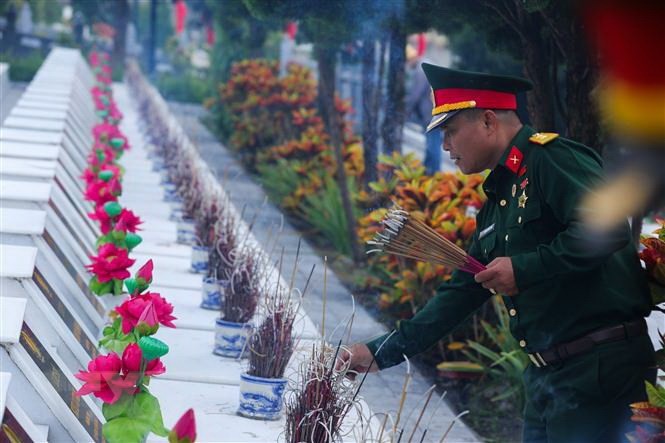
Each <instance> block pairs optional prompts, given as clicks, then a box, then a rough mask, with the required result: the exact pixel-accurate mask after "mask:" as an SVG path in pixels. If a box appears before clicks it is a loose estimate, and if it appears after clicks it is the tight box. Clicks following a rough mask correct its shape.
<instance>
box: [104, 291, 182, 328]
mask: <svg viewBox="0 0 665 443" xmlns="http://www.w3.org/2000/svg"><path fill="white" fill-rule="evenodd" d="M115 311H116V312H117V313H118V314H119V315H120V317H121V318H122V332H123V334H129V333H130V332H131V331H132V330H133V329H134V328H136V327H139V328H141V329H143V330H144V332H146V333H147V334H146V335H149V334H151V333H155V332H157V328H158V327H159V325H160V324H161V325H164V326H166V327H169V328H175V325H174V324H173V320H175V319H176V317H174V316H173V315H171V314H172V313H173V305H172V304H170V303H169V302H167V301H166V300H165V299H164V298H163V297H162V296H161V295H159V294H158V293H156V292H146V293H145V294H142V295H136V296H134V297H131V298H129V299H127V300H125V301H124V302H123V303H122V304H121V305H120V306H118V307H117V308H115Z"/></svg>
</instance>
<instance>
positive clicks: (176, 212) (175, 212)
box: [169, 208, 185, 222]
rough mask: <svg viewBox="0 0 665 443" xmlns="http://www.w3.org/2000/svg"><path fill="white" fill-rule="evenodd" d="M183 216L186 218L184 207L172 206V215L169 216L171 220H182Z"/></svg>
mask: <svg viewBox="0 0 665 443" xmlns="http://www.w3.org/2000/svg"><path fill="white" fill-rule="evenodd" d="M183 218H185V213H184V212H183V210H182V208H171V215H170V216H169V220H171V221H174V222H179V221H182V219H183Z"/></svg>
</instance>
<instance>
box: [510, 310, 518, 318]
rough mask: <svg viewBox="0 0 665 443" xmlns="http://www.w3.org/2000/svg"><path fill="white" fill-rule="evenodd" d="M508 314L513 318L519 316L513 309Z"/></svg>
mask: <svg viewBox="0 0 665 443" xmlns="http://www.w3.org/2000/svg"><path fill="white" fill-rule="evenodd" d="M508 313H509V314H510V316H511V317H515V316H516V315H517V311H516V310H515V309H511V310H510V311H508Z"/></svg>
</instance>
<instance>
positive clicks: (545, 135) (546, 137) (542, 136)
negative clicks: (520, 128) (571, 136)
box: [529, 132, 559, 145]
mask: <svg viewBox="0 0 665 443" xmlns="http://www.w3.org/2000/svg"><path fill="white" fill-rule="evenodd" d="M558 136H559V134H557V133H555V132H536V133H535V134H533V135H532V136H531V137H529V141H530V142H531V143H536V144H538V145H546V144H548V143H549V142H551V141H552V140H554V139H555V138H557V137H558Z"/></svg>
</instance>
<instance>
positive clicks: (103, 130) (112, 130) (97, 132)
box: [92, 123, 122, 144]
mask: <svg viewBox="0 0 665 443" xmlns="http://www.w3.org/2000/svg"><path fill="white" fill-rule="evenodd" d="M120 135H122V134H121V132H120V130H119V129H118V127H117V126H116V125H112V124H110V123H99V124H97V125H95V126H94V127H93V128H92V136H93V137H94V138H95V140H96V141H99V142H101V143H104V144H106V143H108V141H109V140H111V139H112V138H113V137H116V136H120Z"/></svg>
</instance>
